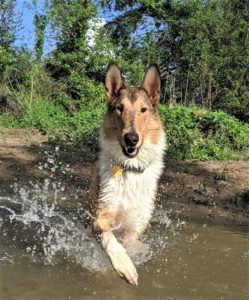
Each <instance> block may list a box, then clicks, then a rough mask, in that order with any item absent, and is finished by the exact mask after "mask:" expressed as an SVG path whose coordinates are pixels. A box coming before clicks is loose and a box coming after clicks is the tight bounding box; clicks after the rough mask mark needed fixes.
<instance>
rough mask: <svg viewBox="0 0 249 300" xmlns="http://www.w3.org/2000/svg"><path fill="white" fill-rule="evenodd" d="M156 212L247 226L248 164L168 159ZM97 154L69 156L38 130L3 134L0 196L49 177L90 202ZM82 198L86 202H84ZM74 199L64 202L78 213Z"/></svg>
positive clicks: (0, 132) (0, 141)
mask: <svg viewBox="0 0 249 300" xmlns="http://www.w3.org/2000/svg"><path fill="white" fill-rule="evenodd" d="M165 165H166V167H165V171H164V174H163V176H162V178H161V181H160V185H159V194H158V210H159V211H160V209H163V210H167V212H168V214H169V215H171V216H174V217H181V218H192V219H196V220H204V221H205V222H214V223H222V224H224V223H228V224H229V223H231V222H233V223H234V222H235V223H237V224H246V225H249V162H242V161H225V162H222V161H198V160H187V161H175V160H172V159H166V160H165ZM95 167H96V153H95V154H91V153H83V151H79V150H77V149H73V150H70V151H68V150H67V151H66V150H62V149H60V148H59V147H56V146H51V145H49V144H48V143H47V137H46V136H44V135H41V134H40V133H39V132H37V131H35V130H20V129H18V130H17V129H0V192H1V195H11V194H12V193H13V192H14V191H13V187H11V186H12V185H13V183H15V182H16V183H18V184H19V186H20V185H26V184H28V183H30V182H31V181H32V182H36V181H42V180H45V179H46V178H50V179H52V180H54V181H60V182H62V183H63V184H64V185H66V186H67V187H68V191H67V193H70V190H71V191H72V190H73V191H74V193H75V192H77V193H78V195H79V198H78V199H79V200H77V201H84V202H87V201H88V200H87V199H89V195H90V194H91V193H90V192H89V189H90V183H91V180H92V179H91V178H93V173H94V172H95V169H96V168H95ZM83 199H84V200H83ZM77 201H76V200H71V201H68V202H63V205H64V206H65V208H66V209H74V205H75V203H76V202H77Z"/></svg>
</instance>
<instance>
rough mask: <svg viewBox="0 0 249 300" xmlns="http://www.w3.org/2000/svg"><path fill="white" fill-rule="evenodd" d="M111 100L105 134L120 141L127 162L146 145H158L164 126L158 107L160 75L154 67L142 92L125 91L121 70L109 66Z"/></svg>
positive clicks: (141, 88) (108, 94) (107, 76)
mask: <svg viewBox="0 0 249 300" xmlns="http://www.w3.org/2000/svg"><path fill="white" fill-rule="evenodd" d="M105 87H106V95H107V99H108V121H107V122H106V123H108V124H106V126H105V134H106V136H107V137H108V138H109V139H115V140H118V141H119V144H120V147H121V149H122V151H123V154H124V155H125V156H126V157H128V158H134V157H136V156H137V155H138V153H139V150H140V148H141V147H142V146H143V144H144V143H152V144H153V143H156V141H157V138H158V130H159V129H160V128H161V122H160V119H159V117H158V112H157V103H158V100H159V96H160V74H159V69H158V67H157V65H151V66H150V67H149V68H148V70H147V72H146V74H145V76H144V80H143V83H142V86H141V87H139V88H135V87H126V86H125V83H124V81H123V78H122V74H121V71H120V69H119V68H118V66H117V65H116V64H113V63H111V64H109V66H108V68H107V72H106V78H105Z"/></svg>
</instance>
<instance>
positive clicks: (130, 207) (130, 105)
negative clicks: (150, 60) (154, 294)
mask: <svg viewBox="0 0 249 300" xmlns="http://www.w3.org/2000/svg"><path fill="white" fill-rule="evenodd" d="M105 87H106V92H107V99H108V110H107V113H106V115H105V117H104V122H103V125H102V130H101V135H100V144H101V152H100V157H99V175H100V194H99V199H98V202H97V209H96V215H95V221H94V228H95V230H96V231H97V232H99V233H100V241H101V245H102V247H103V249H104V250H105V252H106V253H107V255H108V256H109V258H110V260H111V263H112V265H113V267H114V269H115V270H116V271H117V273H118V274H119V275H120V276H121V277H124V278H125V279H126V280H127V281H128V282H129V283H132V284H135V285H137V279H138V275H137V271H136V268H135V266H134V264H133V263H132V261H131V259H130V257H129V256H128V254H127V251H126V247H127V245H134V247H135V245H137V244H138V243H139V241H138V239H139V237H140V236H141V234H142V233H143V232H144V231H145V229H146V228H147V226H148V223H149V220H150V218H151V214H152V211H153V208H154V202H155V198H156V191H157V183H158V179H159V177H160V175H161V173H162V169H163V153H164V148H165V135H164V129H163V126H162V123H161V120H160V117H159V114H158V111H157V104H158V100H159V96H160V75H159V69H158V67H157V66H156V65H151V66H150V67H149V68H148V70H147V72H146V74H145V77H144V81H143V84H142V86H141V87H140V88H134V87H126V86H125V84H124V81H123V79H122V75H121V71H120V70H119V68H118V67H117V65H115V64H113V63H111V64H109V66H108V68H107V72H106V78H105ZM115 231H119V232H121V233H122V237H123V240H122V244H121V243H120V242H119V241H118V240H117V239H116V237H115V235H114V233H115Z"/></svg>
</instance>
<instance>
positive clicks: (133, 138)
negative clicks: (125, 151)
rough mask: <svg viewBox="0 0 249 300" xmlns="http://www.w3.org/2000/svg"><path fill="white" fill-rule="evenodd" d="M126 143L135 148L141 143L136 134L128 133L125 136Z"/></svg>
mask: <svg viewBox="0 0 249 300" xmlns="http://www.w3.org/2000/svg"><path fill="white" fill-rule="evenodd" d="M124 141H125V144H126V145H127V146H135V145H136V144H137V143H138V141H139V136H138V134H137V133H136V132H128V133H126V134H125V136H124Z"/></svg>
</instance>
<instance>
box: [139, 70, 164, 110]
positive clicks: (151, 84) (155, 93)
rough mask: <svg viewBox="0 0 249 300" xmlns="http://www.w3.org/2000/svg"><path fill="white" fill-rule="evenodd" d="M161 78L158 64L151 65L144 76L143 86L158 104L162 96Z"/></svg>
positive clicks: (155, 103)
mask: <svg viewBox="0 0 249 300" xmlns="http://www.w3.org/2000/svg"><path fill="white" fill-rule="evenodd" d="M160 86H161V78H160V71H159V68H158V66H157V65H156V64H153V65H150V66H149V68H148V70H147V72H146V73H145V76H144V81H143V84H142V88H143V89H144V90H145V91H146V92H147V94H148V96H149V98H150V99H151V101H152V104H153V105H157V103H158V101H159V98H160Z"/></svg>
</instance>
